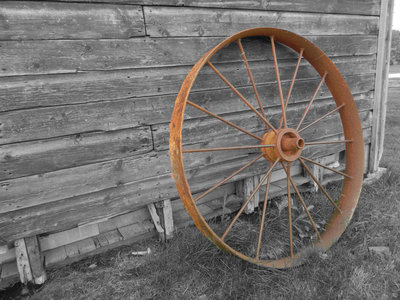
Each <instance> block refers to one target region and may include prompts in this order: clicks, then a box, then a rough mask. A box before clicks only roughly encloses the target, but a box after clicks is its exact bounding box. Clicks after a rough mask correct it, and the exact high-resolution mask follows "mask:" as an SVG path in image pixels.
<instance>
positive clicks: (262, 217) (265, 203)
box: [256, 174, 271, 259]
mask: <svg viewBox="0 0 400 300" xmlns="http://www.w3.org/2000/svg"><path fill="white" fill-rule="evenodd" d="M270 184H271V174H269V175H268V179H267V186H266V187H265V197H264V205H263V210H262V216H261V223H260V231H259V233H258V242H257V251H256V259H258V257H259V255H260V248H261V238H262V234H263V230H264V222H265V212H266V211H267V204H268V192H269V186H270Z"/></svg>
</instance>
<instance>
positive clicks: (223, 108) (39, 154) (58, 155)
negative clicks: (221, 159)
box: [0, 75, 375, 180]
mask: <svg viewBox="0 0 400 300" xmlns="http://www.w3.org/2000/svg"><path fill="white" fill-rule="evenodd" d="M374 78H375V77H374V75H362V76H358V75H356V76H348V77H346V81H347V83H348V84H349V86H350V89H351V91H352V92H353V94H354V95H356V96H357V97H358V98H357V99H358V100H357V102H356V103H357V105H358V107H359V109H360V110H366V109H369V108H370V107H371V101H372V100H371V97H369V96H368V94H366V96H365V97H364V96H362V95H359V94H360V93H367V92H368V91H369V90H370V89H371V87H372V86H373V82H374ZM318 81H319V80H318V79H315V80H305V81H298V82H296V86H295V89H294V90H293V94H292V102H291V103H300V102H304V101H308V100H309V97H310V95H311V91H310V90H311V89H312V88H313V87H315V86H317V84H318ZM287 86H288V82H286V83H284V84H283V89H284V90H286V89H287ZM239 90H240V91H241V92H242V93H243V95H245V96H246V97H247V98H248V99H249V101H251V102H252V103H254V104H255V103H256V100H255V99H254V94H253V93H252V88H251V87H245V88H240V89H239ZM259 91H260V92H262V93H263V95H265V99H268V100H269V101H271V103H273V104H274V105H278V104H279V99H278V94H277V93H275V92H276V84H275V83H273V84H268V85H265V86H259ZM327 96H329V92H328V91H327V90H326V89H325V88H323V89H321V93H320V96H319V97H318V99H319V100H320V99H324V98H326V97H327ZM371 96H372V95H371ZM192 97H193V98H192V100H193V101H195V102H196V103H197V104H199V105H202V106H203V107H206V108H207V109H209V110H210V111H213V112H215V113H218V114H226V113H234V112H238V111H241V110H247V107H246V106H245V105H244V104H242V103H241V102H239V101H237V104H236V105H232V99H234V95H233V93H232V91H230V90H227V89H224V90H219V91H207V92H196V93H193V94H192ZM210 99H218V101H210ZM149 100H150V99H149ZM319 100H317V101H319ZM151 101H152V104H153V106H154V107H157V110H153V112H152V113H153V114H154V115H155V117H157V118H158V120H159V121H163V122H165V123H166V122H168V121H169V116H170V114H171V113H172V109H173V103H174V101H175V96H173V95H172V96H160V97H153V98H151ZM143 113H144V112H143ZM185 115H186V119H191V118H200V117H202V118H203V117H205V116H206V115H205V114H203V113H202V112H200V111H198V110H196V109H191V108H190V107H188V108H187V113H186V114H185ZM152 149H153V144H152V136H151V132H150V128H149V127H138V128H133V129H125V130H118V131H111V132H100V133H87V134H77V135H72V136H67V137H62V138H55V139H47V140H41V141H31V142H23V143H16V144H8V145H3V146H2V147H1V148H0V163H1V165H2V168H0V180H5V179H12V178H18V177H22V176H29V175H34V174H43V173H47V172H52V171H56V170H59V169H65V168H71V167H76V166H81V165H86V164H91V163H96V162H102V161H107V160H112V159H119V158H124V157H128V156H133V155H139V154H143V153H147V152H149V151H151V150H152Z"/></svg>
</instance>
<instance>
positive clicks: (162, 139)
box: [152, 94, 372, 150]
mask: <svg viewBox="0 0 400 300" xmlns="http://www.w3.org/2000/svg"><path fill="white" fill-rule="evenodd" d="M371 96H372V95H369V96H365V95H363V94H362V95H359V96H358V97H356V101H357V102H359V101H362V102H363V103H365V104H366V106H367V110H369V109H370V107H371ZM364 100H366V101H365V102H364ZM305 106H306V103H302V104H300V105H296V106H292V107H288V110H287V114H288V126H289V127H292V128H293V127H296V126H297V123H298V121H299V120H300V118H301V115H302V113H303V111H304V108H305ZM335 107H336V106H333V103H332V100H326V101H319V103H318V102H317V103H316V102H314V105H313V107H312V109H310V111H309V114H308V115H307V118H306V121H305V124H307V123H309V122H311V121H313V120H315V119H317V118H318V117H319V116H322V115H324V114H325V113H326V112H328V111H329V110H331V109H333V108H335ZM329 108H330V109H329ZM280 117H281V108H280V107H274V108H270V109H268V112H267V119H268V120H269V121H270V122H271V123H272V124H275V125H276V124H279V120H280ZM225 118H226V119H227V120H228V121H230V122H232V123H234V124H236V125H238V126H240V127H241V128H244V129H246V130H248V131H250V132H259V131H262V130H264V128H265V125H264V123H262V122H261V121H260V119H259V118H258V116H257V115H256V114H255V113H253V112H252V111H246V112H241V113H240V114H232V115H227V116H225ZM335 118H336V120H337V121H339V119H338V117H337V116H335ZM328 120H331V119H328ZM332 125H333V127H329V126H328V128H326V127H324V126H322V125H320V126H316V128H317V129H318V130H319V132H314V134H318V135H317V136H320V137H323V136H324V135H326V134H332V131H335V130H338V129H340V128H341V124H340V123H337V122H336V123H334V124H332ZM152 131H153V139H154V149H156V150H164V149H168V146H169V143H168V141H169V127H168V124H159V125H154V126H152ZM329 132H330V133H329ZM237 134H238V130H236V129H234V128H232V127H230V126H227V125H226V124H224V123H222V122H221V121H219V120H217V119H215V118H211V117H208V118H198V119H193V120H187V121H186V122H185V123H184V127H183V129H182V144H183V145H193V148H198V147H199V145H202V146H203V148H205V147H206V146H207V144H208V143H209V142H210V141H212V140H213V139H219V138H220V137H221V136H223V137H227V136H237ZM240 136H242V137H243V136H244V134H243V133H241V132H240ZM304 138H310V136H309V135H308V133H307V132H305V134H304Z"/></svg>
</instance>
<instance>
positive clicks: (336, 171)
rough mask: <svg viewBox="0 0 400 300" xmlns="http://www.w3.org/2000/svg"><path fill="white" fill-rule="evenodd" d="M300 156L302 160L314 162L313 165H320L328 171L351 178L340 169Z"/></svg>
mask: <svg viewBox="0 0 400 300" xmlns="http://www.w3.org/2000/svg"><path fill="white" fill-rule="evenodd" d="M300 157H301V158H302V159H304V160H306V161H308V162H310V163H312V164H315V165H317V166H320V167H322V168H325V169H327V170H329V171H332V172H335V173H337V174H339V175H342V176H345V177H347V178H352V177H351V176H350V175H348V174H346V173H343V172H341V171H338V170H335V169H332V168H330V167H328V166H325V165H323V164H321V163H319V162H316V161H313V160H311V159H309V158H307V157H304V156H300Z"/></svg>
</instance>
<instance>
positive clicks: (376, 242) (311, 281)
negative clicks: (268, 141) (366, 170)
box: [0, 89, 400, 299]
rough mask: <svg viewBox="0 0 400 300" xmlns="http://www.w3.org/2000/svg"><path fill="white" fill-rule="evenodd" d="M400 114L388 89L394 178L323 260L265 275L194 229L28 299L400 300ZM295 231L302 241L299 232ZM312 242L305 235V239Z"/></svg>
mask: <svg viewBox="0 0 400 300" xmlns="http://www.w3.org/2000/svg"><path fill="white" fill-rule="evenodd" d="M399 114H400V89H397V90H395V89H390V91H389V99H388V114H387V124H386V128H387V130H386V139H385V151H384V156H383V159H382V162H381V165H382V166H384V167H388V168H389V171H388V172H387V174H385V175H384V176H383V177H382V178H381V179H380V180H379V181H377V182H375V183H374V184H372V185H370V186H365V187H364V188H363V191H362V194H361V197H360V202H359V205H358V207H357V210H356V212H355V214H354V217H353V219H352V222H351V223H350V225H349V226H348V228H347V230H346V231H345V233H344V234H343V235H342V237H341V238H340V240H339V241H338V242H337V243H336V244H335V245H334V246H333V247H332V248H331V249H330V250H329V251H328V252H327V253H326V255H322V254H321V253H318V252H316V251H311V252H310V254H309V257H308V261H307V264H305V265H303V266H301V267H297V268H292V269H288V270H283V271H281V270H270V269H262V268H259V267H256V266H254V265H251V264H249V263H246V262H243V261H241V260H239V259H237V258H235V257H232V256H230V255H227V254H225V253H223V252H221V251H219V250H218V249H217V248H216V247H215V246H214V245H213V244H211V243H210V242H208V241H207V240H206V239H205V238H204V237H203V236H202V235H201V234H200V232H199V231H198V230H197V229H196V228H187V229H185V230H180V231H179V232H177V236H176V238H174V239H173V240H172V241H170V242H169V243H167V244H165V245H164V244H161V243H158V242H157V241H155V240H150V241H145V242H143V243H140V244H135V245H133V246H130V247H122V248H119V249H115V250H113V251H110V252H108V253H105V254H102V255H97V256H95V257H92V258H88V259H86V260H83V261H80V262H78V263H75V264H73V265H70V266H65V267H63V268H59V269H56V270H52V271H50V272H49V273H48V275H49V280H48V281H47V283H46V284H45V285H44V286H42V287H40V288H34V287H32V288H31V289H30V296H29V298H31V299H399V297H400V281H399V278H400V246H399V242H398V241H400V231H399V230H398V228H400V171H399V169H400V159H399V154H398V153H399V150H400V143H399V142H398V140H399V137H400V136H399V132H400V119H399V118H398V115H399ZM335 191H336V192H337V191H338V189H337V187H335V186H330V192H332V193H334V192H335ZM316 200H317V198H316V197H315V196H313V195H311V194H308V195H306V201H307V203H308V204H310V203H311V204H313V205H315V206H314V208H313V213H314V214H316V215H319V214H324V213H327V212H324V211H323V209H322V208H321V207H318V205H317V202H316ZM311 204H310V205H311ZM277 207H278V206H276V205H275V206H274V205H272V206H271V207H269V214H270V215H269V216H270V217H271V219H273V220H279V218H278V217H279V210H278V209H277ZM284 210H285V209H283V210H282V212H281V213H284ZM302 213H303V212H302V209H301V208H300V206H298V209H297V210H294V219H297V220H298V221H297V222H300V223H301V222H302V218H303V217H302ZM253 219H254V218H253ZM294 224H296V222H294ZM252 225H253V224H252V219H251V218H249V219H248V220H244V221H241V222H240V223H239V225H238V228H239V229H236V230H238V231H240V232H241V233H242V235H241V236H242V240H241V241H239V243H241V242H243V243H242V244H244V245H248V244H247V242H248V239H252V238H254V230H253V229H254V228H253V227H252ZM256 225H257V224H256ZM214 226H216V227H218V226H220V225H219V224H218V223H215V224H214ZM285 226H286V227H285ZM266 228H269V232H267V233H266V236H267V237H266V238H268V239H271V238H269V237H268V234H272V233H273V232H274V231H276V233H279V232H285V231H287V225H285V223H279V222H272V223H270V224H267V227H266ZM302 228H303V229H300V230H303V231H304V226H303V227H302ZM217 230H218V228H217ZM294 231H295V233H296V236H298V235H299V233H300V232H298V231H297V229H294ZM243 232H245V234H243ZM307 235H308V237H307ZM310 235H312V234H311V233H310V234H307V233H306V234H305V236H306V237H304V239H307V238H309V236H310ZM298 242H301V240H298ZM238 246H239V247H240V246H241V244H239V245H238ZM373 246H384V247H388V248H389V251H390V253H389V254H377V253H374V252H371V251H369V247H373ZM147 247H150V248H151V250H152V253H151V254H150V255H148V256H145V257H135V256H132V255H131V254H130V253H131V251H135V250H143V249H146V248H147ZM283 248H284V247H283ZM286 248H287V247H286ZM244 251H250V252H251V251H254V249H244ZM268 253H271V251H269V252H268ZM265 255H267V254H265ZM18 289H19V287H18V286H16V287H15V288H14V290H9V291H8V292H7V293H4V294H3V295H0V298H1V296H3V297H4V298H5V299H7V298H9V299H15V298H18V295H19V294H18V292H19V290H18Z"/></svg>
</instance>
